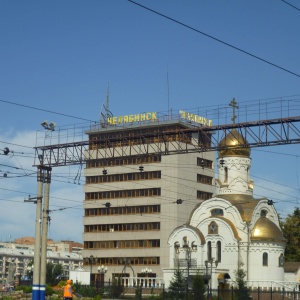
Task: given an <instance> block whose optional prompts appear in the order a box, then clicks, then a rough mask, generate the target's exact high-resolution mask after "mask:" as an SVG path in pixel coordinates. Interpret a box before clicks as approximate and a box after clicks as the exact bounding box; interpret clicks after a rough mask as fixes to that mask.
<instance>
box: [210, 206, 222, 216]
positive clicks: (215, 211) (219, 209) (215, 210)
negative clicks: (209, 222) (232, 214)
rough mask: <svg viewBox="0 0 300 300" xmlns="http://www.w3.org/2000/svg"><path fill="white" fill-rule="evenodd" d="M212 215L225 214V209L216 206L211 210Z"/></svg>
mask: <svg viewBox="0 0 300 300" xmlns="http://www.w3.org/2000/svg"><path fill="white" fill-rule="evenodd" d="M211 215H212V216H223V215H224V212H223V209H221V208H215V209H213V210H212V211H211Z"/></svg>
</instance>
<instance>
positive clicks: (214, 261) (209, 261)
mask: <svg viewBox="0 0 300 300" xmlns="http://www.w3.org/2000/svg"><path fill="white" fill-rule="evenodd" d="M214 263H215V266H216V268H217V267H218V264H219V262H218V261H217V260H215V259H214V258H211V259H209V260H206V261H205V268H206V274H207V269H208V267H209V266H210V280H209V281H210V284H209V286H208V289H209V296H208V297H209V299H211V297H212V268H213V264H214Z"/></svg>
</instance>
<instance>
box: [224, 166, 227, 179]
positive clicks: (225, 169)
mask: <svg viewBox="0 0 300 300" xmlns="http://www.w3.org/2000/svg"><path fill="white" fill-rule="evenodd" d="M224 171H225V178H224V182H227V181H228V168H227V167H225V168H224Z"/></svg>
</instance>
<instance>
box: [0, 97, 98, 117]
mask: <svg viewBox="0 0 300 300" xmlns="http://www.w3.org/2000/svg"><path fill="white" fill-rule="evenodd" d="M0 102H3V103H8V104H13V105H17V106H22V107H26V108H30V109H34V110H39V111H44V112H47V113H50V114H55V115H60V116H64V117H68V118H72V119H78V120H83V121H88V122H96V121H95V120H89V119H84V118H81V117H76V116H71V115H68V114H63V113H59V112H55V111H52V110H47V109H42V108H38V107H33V106H29V105H25V104H20V103H16V102H11V101H6V100H2V99H0Z"/></svg>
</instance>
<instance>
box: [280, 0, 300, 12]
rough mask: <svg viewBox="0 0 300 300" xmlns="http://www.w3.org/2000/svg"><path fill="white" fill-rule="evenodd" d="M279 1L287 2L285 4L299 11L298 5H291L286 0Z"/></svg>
mask: <svg viewBox="0 0 300 300" xmlns="http://www.w3.org/2000/svg"><path fill="white" fill-rule="evenodd" d="M281 1H282V2H284V3H285V4H287V5H289V6H291V7H293V8H295V9H296V10H298V11H300V9H299V8H298V7H296V6H294V5H292V4H291V3H289V2H287V1H285V0H281Z"/></svg>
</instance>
